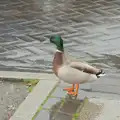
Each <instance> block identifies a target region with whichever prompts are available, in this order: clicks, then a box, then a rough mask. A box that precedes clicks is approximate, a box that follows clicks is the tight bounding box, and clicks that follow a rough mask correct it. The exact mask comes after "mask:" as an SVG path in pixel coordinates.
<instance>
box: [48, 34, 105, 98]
mask: <svg viewBox="0 0 120 120" xmlns="http://www.w3.org/2000/svg"><path fill="white" fill-rule="evenodd" d="M50 42H51V43H53V44H55V45H56V47H57V50H56V53H55V55H54V59H53V72H54V73H55V75H56V76H57V77H58V78H59V79H61V80H63V81H64V82H67V83H70V84H72V87H71V88H64V90H66V91H67V92H68V94H69V95H73V96H77V95H78V90H79V85H80V84H83V83H87V82H92V81H95V80H96V79H97V78H99V77H100V76H103V75H104V72H103V70H102V69H98V68H95V67H93V66H91V65H88V64H86V63H83V62H76V61H75V62H66V61H67V59H66V57H65V54H64V46H63V39H62V38H61V36H59V35H55V36H51V37H50Z"/></svg>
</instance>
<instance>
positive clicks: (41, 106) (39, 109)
mask: <svg viewBox="0 0 120 120" xmlns="http://www.w3.org/2000/svg"><path fill="white" fill-rule="evenodd" d="M57 85H58V84H57ZM57 85H56V86H55V87H54V88H53V89H52V90H51V92H50V93H49V94H48V96H47V97H46V99H45V100H44V101H43V103H42V104H41V105H40V107H39V108H38V110H37V112H36V113H35V115H34V116H33V118H32V120H34V119H35V118H36V116H37V115H38V113H39V112H40V111H41V110H42V108H43V105H44V104H45V103H46V102H47V101H48V99H49V97H50V96H51V94H52V93H53V92H54V91H55V88H56V87H57Z"/></svg>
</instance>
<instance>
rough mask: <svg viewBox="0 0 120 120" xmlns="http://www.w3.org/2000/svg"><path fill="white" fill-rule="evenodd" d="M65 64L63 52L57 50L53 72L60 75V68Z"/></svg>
mask: <svg viewBox="0 0 120 120" xmlns="http://www.w3.org/2000/svg"><path fill="white" fill-rule="evenodd" d="M62 64H63V53H61V52H56V53H55V56H54V59H53V72H54V73H55V74H56V75H58V69H59V68H60V66H61V65H62Z"/></svg>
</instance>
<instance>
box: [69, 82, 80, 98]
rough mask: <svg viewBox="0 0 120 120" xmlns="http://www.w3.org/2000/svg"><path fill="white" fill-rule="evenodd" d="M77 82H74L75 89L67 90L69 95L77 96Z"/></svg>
mask: <svg viewBox="0 0 120 120" xmlns="http://www.w3.org/2000/svg"><path fill="white" fill-rule="evenodd" d="M78 89H79V84H76V91H68V94H69V95H72V96H77V95H78Z"/></svg>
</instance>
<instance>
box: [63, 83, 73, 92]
mask: <svg viewBox="0 0 120 120" xmlns="http://www.w3.org/2000/svg"><path fill="white" fill-rule="evenodd" d="M74 87H75V85H74V84H72V87H71V88H64V89H63V90H65V91H68V92H69V91H74Z"/></svg>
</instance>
